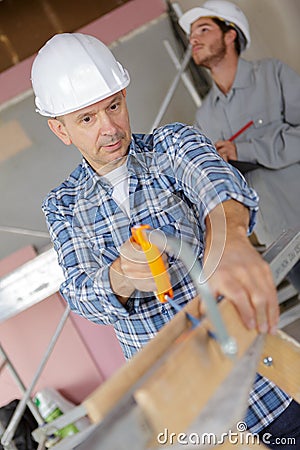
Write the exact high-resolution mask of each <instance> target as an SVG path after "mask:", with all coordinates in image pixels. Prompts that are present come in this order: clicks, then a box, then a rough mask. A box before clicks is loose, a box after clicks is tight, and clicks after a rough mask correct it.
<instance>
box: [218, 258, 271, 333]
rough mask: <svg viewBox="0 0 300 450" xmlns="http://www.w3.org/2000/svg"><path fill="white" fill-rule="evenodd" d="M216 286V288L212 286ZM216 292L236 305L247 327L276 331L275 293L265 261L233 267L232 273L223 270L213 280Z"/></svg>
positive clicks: (261, 331) (261, 330) (260, 330)
mask: <svg viewBox="0 0 300 450" xmlns="http://www.w3.org/2000/svg"><path fill="white" fill-rule="evenodd" d="M215 286H217V290H216V289H215V288H214V287H215ZM212 288H213V290H214V291H215V294H218V295H219V294H222V295H223V296H224V297H226V298H227V299H229V300H230V301H231V302H232V303H233V304H234V305H235V307H236V308H237V310H238V312H239V314H240V317H241V319H242V321H243V323H244V324H245V326H246V327H247V328H249V329H253V328H256V329H257V331H259V332H260V333H267V332H269V333H275V331H276V326H277V323H278V318H279V307H278V300H277V293H276V289H275V286H274V284H273V279H272V274H271V271H270V268H269V266H268V264H267V263H265V262H264V261H260V262H259V264H258V265H254V266H253V267H251V268H250V267H248V268H247V267H246V266H240V267H236V268H235V273H234V276H233V275H232V274H231V273H229V272H228V271H226V270H223V272H222V271H220V272H219V273H218V276H217V279H214V280H212Z"/></svg>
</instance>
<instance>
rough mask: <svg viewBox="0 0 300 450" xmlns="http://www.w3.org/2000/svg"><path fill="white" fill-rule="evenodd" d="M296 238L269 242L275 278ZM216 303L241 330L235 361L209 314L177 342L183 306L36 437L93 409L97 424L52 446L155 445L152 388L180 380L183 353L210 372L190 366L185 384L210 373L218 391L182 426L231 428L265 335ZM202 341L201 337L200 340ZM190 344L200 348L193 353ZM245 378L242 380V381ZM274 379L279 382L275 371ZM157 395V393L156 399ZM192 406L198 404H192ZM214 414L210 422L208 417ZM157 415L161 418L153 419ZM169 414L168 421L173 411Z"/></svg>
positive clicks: (61, 449)
mask: <svg viewBox="0 0 300 450" xmlns="http://www.w3.org/2000/svg"><path fill="white" fill-rule="evenodd" d="M299 240H300V230H298V231H297V232H296V233H294V234H291V233H288V235H287V234H285V235H284V236H283V237H282V239H281V240H280V241H279V242H278V243H276V245H275V246H273V247H272V248H271V251H269V252H267V258H266V259H267V260H268V262H269V264H270V266H271V269H272V271H273V273H274V276H275V282H277V278H276V276H277V274H278V277H279V279H280V278H281V277H282V273H283V271H282V270H279V269H278V270H277V268H279V267H282V265H281V263H280V259H279V255H280V254H283V255H284V257H285V255H286V254H287V252H288V253H290V252H292V251H293V249H294V247H295V246H297V245H299ZM281 243H283V245H281ZM285 266H286V265H285ZM287 270H288V269H287ZM219 308H220V310H221V312H222V316H223V319H224V321H225V323H226V325H228V329H229V331H230V334H231V335H233V336H234V337H236V339H237V341H238V343H239V356H240V357H239V358H238V359H237V360H236V361H235V363H233V362H232V361H230V359H229V358H225V357H224V355H223V353H222V352H219V351H218V350H217V344H216V342H215V341H214V340H211V339H208V336H207V334H206V333H205V326H206V325H207V323H206V320H205V321H204V322H203V324H202V325H201V326H200V327H197V328H196V329H194V330H190V331H188V335H187V338H186V339H185V340H184V341H183V342H180V344H179V345H178V344H177V343H176V339H177V337H178V336H180V335H182V333H185V332H186V330H187V326H186V321H185V320H184V313H179V314H177V315H176V316H175V317H174V318H173V319H172V321H171V322H170V323H168V324H167V325H166V326H165V327H164V328H163V329H162V330H161V331H160V332H159V333H158V335H157V336H156V337H155V338H154V339H152V340H151V341H150V342H149V343H148V344H147V346H146V347H144V349H143V350H142V351H140V352H139V353H138V354H137V355H136V356H135V357H134V358H133V359H132V360H131V361H130V362H129V363H127V364H125V365H124V366H123V367H122V368H121V369H120V370H119V371H118V372H117V373H116V374H115V375H113V376H112V377H111V378H110V379H109V380H107V381H106V382H105V383H104V384H103V385H102V386H100V387H99V388H98V389H97V390H96V391H95V392H94V393H93V394H91V396H89V397H88V398H87V399H86V400H85V401H84V402H83V403H82V404H81V405H80V406H78V407H75V408H74V409H73V410H72V411H70V412H69V413H67V414H65V415H64V416H61V417H60V418H59V419H57V420H56V421H55V423H52V424H47V425H46V426H45V427H44V428H43V429H37V430H35V432H34V436H35V438H36V440H37V441H38V442H39V441H40V440H42V439H43V438H44V437H45V434H47V435H48V436H49V434H50V433H51V426H52V430H53V429H55V430H56V429H57V428H60V427H62V426H64V425H66V424H68V423H71V422H74V421H75V420H76V419H77V418H79V417H82V416H84V415H88V416H89V417H90V419H91V421H92V423H93V425H91V426H90V428H89V429H87V430H86V431H85V432H81V433H80V434H78V435H74V436H72V437H70V438H67V439H64V440H63V441H62V442H61V443H59V444H58V445H56V446H55V447H54V448H55V450H69V449H72V448H74V447H75V446H76V445H79V444H80V443H82V440H83V439H84V440H85V442H84V443H82V445H80V446H79V447H76V448H78V449H80V450H85V449H87V450H93V449H95V450H96V449H97V450H101V449H107V450H113V449H118V450H122V449H124V450H125V449H126V450H127V449H128V448H131V449H133V450H141V449H143V448H150V443H151V441H152V444H153V447H155V445H154V443H153V432H154V431H157V430H158V428H157V427H159V425H162V424H163V420H164V416H163V414H164V412H165V411H164V410H165V407H166V406H165V403H166V402H164V401H163V402H162V403H161V407H160V409H161V411H160V410H159V409H158V410H156V413H155V415H154V416H155V417H153V414H152V415H151V408H152V407H153V405H154V406H155V403H154V399H155V389H158V392H159V393H162V394H163V393H164V391H166V392H167V391H170V388H171V387H172V386H173V385H174V383H175V385H176V382H177V381H178V380H179V379H180V372H181V367H180V366H178V367H177V366H174V367H173V370H170V367H171V369H172V361H176V358H178V357H180V355H183V356H182V359H181V361H192V363H193V364H194V363H195V361H196V362H197V363H198V362H199V361H200V360H201V358H204V362H205V365H204V367H202V368H201V371H204V374H205V373H206V379H205V378H204V379H202V380H201V377H200V379H199V376H200V374H199V373H198V372H200V370H199V371H198V372H197V371H196V372H191V373H188V374H187V376H186V378H183V380H182V379H181V382H182V384H183V385H184V386H186V385H187V384H190V381H191V383H192V382H196V386H198V389H197V392H199V391H202V389H201V386H203V384H204V385H205V384H206V385H207V384H208V382H207V380H209V379H210V378H214V383H213V384H214V387H215V389H214V390H213V392H210V394H209V396H208V401H207V402H206V404H205V405H203V403H202V404H201V406H200V407H199V404H200V403H201V402H200V401H199V398H198V399H197V400H198V401H199V402H198V410H197V414H196V415H195V417H194V419H193V420H191V421H190V423H189V424H188V426H185V428H184V429H183V428H182V430H181V431H185V430H195V427H196V429H198V430H199V432H200V431H201V429H202V430H205V431H206V432H208V431H209V430H211V429H212V428H211V426H213V429H214V432H216V434H217V431H218V430H221V429H223V431H224V430H226V429H228V427H230V426H231V425H229V422H230V421H231V422H232V420H231V418H233V417H237V418H238V419H240V418H242V417H243V413H244V409H245V407H246V398H247V396H248V392H249V390H250V387H251V383H252V381H253V376H254V373H255V364H256V358H257V356H259V354H260V350H259V349H260V346H261V340H262V338H261V337H259V338H258V339H257V334H256V332H255V331H253V330H252V331H251V332H250V331H249V330H245V329H244V327H243V326H242V328H241V322H240V321H239V318H238V317H237V313H236V311H235V309H234V307H232V305H230V304H228V303H227V302H226V301H224V302H221V303H220V305H219ZM185 309H186V310H187V311H189V312H190V313H192V314H193V315H194V316H195V315H197V311H198V302H195V301H192V302H190V303H189V304H188V305H187V306H186V308H185ZM230 327H231V328H230ZM203 328H204V332H203ZM281 334H282V333H281ZM241 336H242V338H243V339H242V341H241V339H240V338H241ZM268 338H270V340H272V336H268ZM278 338H279V336H276V339H278ZM201 343H202V344H203V345H202V346H201ZM281 344H282V348H283V347H284V346H286V349H287V350H288V352H289V354H290V357H291V352H292V353H293V352H294V355H295V356H294V357H295V358H299V348H295V347H293V346H291V342H290V340H289V341H286V342H284V341H282V342H281ZM209 347H213V350H214V353H213V355H214V357H215V356H218V357H220V358H221V361H219V366H218V367H219V369H220V370H219V372H220V371H221V372H222V368H223V367H224V365H226V367H227V372H226V374H225V372H224V373H223V375H224V376H223V378H222V377H221V378H222V379H219V380H218V379H216V377H218V376H219V375H218V371H217V370H214V371H212V370H210V369H211V367H209V364H208V362H209V361H210V360H209V358H205V356H207V355H206V353H205V351H206V350H207V348H209ZM192 350H194V351H196V355H195V354H194V353H193V351H192ZM197 355H198V357H197ZM284 355H285V350H282V353H281V355H280V361H279V362H280V363H282V364H284ZM195 356H196V357H195ZM274 359H275V365H274V366H273V368H272V371H271V372H270V374H269V378H270V379H272V376H273V377H274V375H276V373H278V370H279V372H280V364H278V365H276V358H274ZM170 365H171V366H170ZM207 370H208V372H207ZM164 371H166V375H167V377H165V380H164V382H165V384H164V385H162V384H161V383H162V382H161V376H162V373H163V372H164ZM205 371H206V372H205ZM183 375H186V374H183ZM250 375H251V376H250ZM290 375H291V374H290ZM241 379H242V380H243V383H240V380H241ZM179 381H180V380H179ZM274 381H275V382H276V376H275V380H274ZM294 381H295V380H294ZM298 381H299V380H298ZM158 382H160V383H158ZM296 384H297V382H296ZM298 384H299V383H298ZM156 385H157V386H156ZM278 385H279V386H280V387H282V388H283V389H286V387H287V386H286V385H284V384H283V385H282V384H280V383H278ZM162 386H163V389H162ZM297 386H298V385H297ZM178 388H179V390H178V392H177V391H176V389H175V391H174V392H175V395H173V396H172V397H174V398H175V400H176V399H178V398H179V399H180V398H182V395H181V394H180V388H181V386H180V385H179V386H178ZM297 389H298V388H297ZM206 390H208V386H205V389H204V390H203V391H206ZM246 391H247V392H246ZM287 391H288V389H287ZM288 392H289V391H288ZM179 394H180V395H179ZM184 394H185V395H186V398H189V397H188V392H185V393H184ZM192 394H193V395H192V397H190V403H192V401H191V399H192V400H193V397H195V395H194V394H195V393H194V392H193V391H192ZM156 397H157V396H156ZM158 400H159V399H157V398H156V402H157V401H158ZM239 401H240V403H239ZM175 403H176V402H175ZM175 406H177V409H175V410H174V412H176V413H177V416H178V417H180V416H181V415H182V413H183V412H184V409H186V407H187V405H186V404H185V405H184V409H183V408H182V409H180V408H178V401H177V403H176V404H175ZM192 406H193V407H196V406H195V404H194V405H192ZM149 408H150V409H149ZM172 409H173V405H172V404H171V409H170V410H169V415H172ZM212 415H213V421H211V417H212ZM156 417H157V420H158V425H157V423H155V419H156ZM166 419H167V420H168V417H167V418H166ZM171 425H172V424H171ZM201 427H202V428H201ZM88 436H89V437H88ZM172 448H174V446H172ZM193 448H194V446H193Z"/></svg>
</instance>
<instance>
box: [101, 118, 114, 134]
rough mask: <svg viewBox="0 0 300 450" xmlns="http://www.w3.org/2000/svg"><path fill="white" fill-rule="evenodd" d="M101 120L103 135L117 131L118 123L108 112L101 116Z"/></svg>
mask: <svg viewBox="0 0 300 450" xmlns="http://www.w3.org/2000/svg"><path fill="white" fill-rule="evenodd" d="M99 121H100V127H101V134H102V135H112V134H115V133H116V131H117V127H116V124H115V122H114V121H113V120H112V118H111V117H110V116H109V115H108V114H103V115H102V116H101V118H99Z"/></svg>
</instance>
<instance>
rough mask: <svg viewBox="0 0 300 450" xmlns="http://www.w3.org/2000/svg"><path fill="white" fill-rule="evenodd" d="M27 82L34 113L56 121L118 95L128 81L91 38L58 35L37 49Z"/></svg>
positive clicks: (126, 74)
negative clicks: (57, 118)
mask: <svg viewBox="0 0 300 450" xmlns="http://www.w3.org/2000/svg"><path fill="white" fill-rule="evenodd" d="M31 82H32V86H33V90H34V93H35V104H36V107H37V112H39V113H40V114H42V115H43V116H49V117H56V116H62V115H64V114H68V113H70V112H73V111H77V110H79V109H81V108H84V107H85V106H89V105H92V104H93V103H96V102H98V101H100V100H103V99H105V98H107V97H109V96H111V95H113V94H115V93H116V92H119V91H121V90H122V89H124V88H125V87H126V86H128V84H129V82H130V78H129V74H128V72H127V70H125V69H124V68H123V67H122V65H121V64H120V63H119V62H118V61H116V59H115V57H114V56H113V54H112V53H111V51H110V50H109V49H108V48H107V47H106V45H104V44H103V43H102V42H100V41H99V40H98V39H96V38H95V37H93V36H88V35H86V34H81V33H62V34H57V35H55V36H54V37H52V38H51V39H50V40H49V41H48V42H47V43H46V44H45V45H44V47H42V48H41V49H40V51H39V53H38V54H37V56H36V58H35V60H34V62H33V65H32V70H31Z"/></svg>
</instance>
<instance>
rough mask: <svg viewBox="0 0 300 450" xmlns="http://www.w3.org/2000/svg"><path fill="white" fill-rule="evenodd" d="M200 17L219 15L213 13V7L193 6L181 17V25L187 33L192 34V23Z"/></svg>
mask: <svg viewBox="0 0 300 450" xmlns="http://www.w3.org/2000/svg"><path fill="white" fill-rule="evenodd" d="M200 17H217V15H214V14H212V10H211V9H206V8H192V9H190V10H189V11H187V12H186V13H184V14H183V15H182V16H181V17H180V19H179V25H180V26H181V28H183V30H184V31H185V32H186V34H190V32H191V25H192V23H194V22H195V21H196V20H198V19H200Z"/></svg>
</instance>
